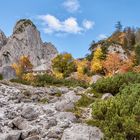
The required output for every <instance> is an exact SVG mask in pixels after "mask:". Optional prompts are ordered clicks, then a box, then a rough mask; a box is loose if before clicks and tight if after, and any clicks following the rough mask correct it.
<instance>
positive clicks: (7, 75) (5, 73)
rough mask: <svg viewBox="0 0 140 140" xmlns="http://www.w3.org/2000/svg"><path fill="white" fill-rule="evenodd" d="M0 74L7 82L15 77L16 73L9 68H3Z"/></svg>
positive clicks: (0, 69)
mask: <svg viewBox="0 0 140 140" xmlns="http://www.w3.org/2000/svg"><path fill="white" fill-rule="evenodd" d="M0 73H1V74H2V75H3V78H4V79H7V80H9V79H12V78H15V77H16V72H15V70H14V69H13V68H12V67H11V66H4V67H2V68H0Z"/></svg>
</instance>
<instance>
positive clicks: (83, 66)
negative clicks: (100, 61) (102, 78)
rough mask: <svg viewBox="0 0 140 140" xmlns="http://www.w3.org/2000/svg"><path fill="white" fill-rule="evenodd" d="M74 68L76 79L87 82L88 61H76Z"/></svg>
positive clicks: (88, 79)
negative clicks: (75, 68)
mask: <svg viewBox="0 0 140 140" xmlns="http://www.w3.org/2000/svg"><path fill="white" fill-rule="evenodd" d="M76 67H77V79H78V80H81V81H86V82H89V81H90V78H89V76H88V73H89V69H90V63H89V61H88V60H86V59H83V60H77V61H76Z"/></svg>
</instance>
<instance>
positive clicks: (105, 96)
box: [102, 93, 113, 100]
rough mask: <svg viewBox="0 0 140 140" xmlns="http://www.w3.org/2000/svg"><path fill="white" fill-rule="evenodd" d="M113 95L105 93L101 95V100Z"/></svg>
mask: <svg viewBox="0 0 140 140" xmlns="http://www.w3.org/2000/svg"><path fill="white" fill-rule="evenodd" d="M111 97H113V95H112V94H111V93H105V94H104V95H103V96H102V100H107V99H109V98H111Z"/></svg>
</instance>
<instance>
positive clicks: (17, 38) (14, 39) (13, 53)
mask: <svg viewBox="0 0 140 140" xmlns="http://www.w3.org/2000/svg"><path fill="white" fill-rule="evenodd" d="M0 48H1V50H0V67H4V66H7V65H8V66H9V65H11V64H12V63H15V62H17V60H18V59H19V57H20V56H23V55H26V56H28V57H29V59H30V61H31V63H32V64H33V66H34V69H35V68H36V67H38V69H37V70H47V69H50V67H51V60H52V58H54V57H55V56H56V55H57V53H58V52H57V50H56V48H55V47H54V46H53V45H52V44H51V43H43V42H42V40H41V38H40V33H39V31H38V30H37V28H36V26H35V25H34V24H33V23H32V21H30V20H27V19H23V20H20V21H18V22H17V23H16V25H15V27H14V29H13V34H12V35H11V36H10V37H9V38H8V40H7V39H6V37H5V35H4V33H3V32H0Z"/></svg>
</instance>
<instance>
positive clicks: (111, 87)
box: [92, 72, 140, 95]
mask: <svg viewBox="0 0 140 140" xmlns="http://www.w3.org/2000/svg"><path fill="white" fill-rule="evenodd" d="M130 83H140V74H138V73H132V72H128V73H125V74H117V75H115V76H113V77H108V78H104V79H100V80H98V81H97V82H96V83H95V84H93V85H92V86H93V88H94V89H95V90H96V91H97V92H100V93H108V92H109V93H112V94H113V95H115V94H116V93H118V92H119V90H120V89H121V88H122V87H124V86H125V85H128V84H130Z"/></svg>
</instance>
